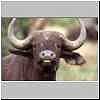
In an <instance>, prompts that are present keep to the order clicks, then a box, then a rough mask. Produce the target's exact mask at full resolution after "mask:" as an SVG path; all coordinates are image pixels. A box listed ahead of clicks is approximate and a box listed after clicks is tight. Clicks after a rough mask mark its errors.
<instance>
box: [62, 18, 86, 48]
mask: <svg viewBox="0 0 100 100" xmlns="http://www.w3.org/2000/svg"><path fill="white" fill-rule="evenodd" d="M79 21H80V25H81V31H80V35H79V37H78V38H77V39H76V40H75V41H71V40H68V39H66V38H65V37H63V39H64V44H65V47H66V48H67V49H68V50H75V49H77V48H79V47H81V46H82V44H83V43H84V41H85V40H86V35H87V34H86V29H85V26H84V23H83V22H82V21H81V20H80V19H79Z"/></svg>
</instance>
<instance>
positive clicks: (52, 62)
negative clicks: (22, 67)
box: [39, 59, 57, 66]
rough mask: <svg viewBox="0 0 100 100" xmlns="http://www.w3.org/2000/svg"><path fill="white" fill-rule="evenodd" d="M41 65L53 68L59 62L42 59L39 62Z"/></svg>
mask: <svg viewBox="0 0 100 100" xmlns="http://www.w3.org/2000/svg"><path fill="white" fill-rule="evenodd" d="M39 64H40V65H42V66H53V65H56V64H57V61H56V60H51V59H42V60H40V61H39Z"/></svg>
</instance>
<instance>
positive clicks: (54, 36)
mask: <svg viewBox="0 0 100 100" xmlns="http://www.w3.org/2000/svg"><path fill="white" fill-rule="evenodd" d="M35 38H36V40H37V41H41V40H45V41H48V40H53V41H55V40H58V38H59V35H58V33H57V32H54V31H46V32H45V31H44V32H38V33H36V36H35Z"/></svg>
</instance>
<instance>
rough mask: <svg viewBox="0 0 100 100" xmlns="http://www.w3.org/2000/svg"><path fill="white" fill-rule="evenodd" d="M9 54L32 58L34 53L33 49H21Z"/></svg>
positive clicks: (13, 50)
mask: <svg viewBox="0 0 100 100" xmlns="http://www.w3.org/2000/svg"><path fill="white" fill-rule="evenodd" d="M9 52H10V53H13V54H15V55H21V56H27V57H32V56H33V55H32V52H31V49H29V50H21V49H14V48H12V49H9Z"/></svg>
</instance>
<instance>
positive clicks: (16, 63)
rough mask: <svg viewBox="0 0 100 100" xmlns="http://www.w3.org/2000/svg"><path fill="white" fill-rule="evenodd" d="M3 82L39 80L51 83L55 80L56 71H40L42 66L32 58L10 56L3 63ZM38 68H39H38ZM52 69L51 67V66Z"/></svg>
mask: <svg viewBox="0 0 100 100" xmlns="http://www.w3.org/2000/svg"><path fill="white" fill-rule="evenodd" d="M3 62H4V63H3V66H4V67H3V68H4V69H3V73H4V74H3V80H8V81H9V80H15V81H16V80H17V81H18V80H23V81H26V80H34V81H35V80H38V81H43V80H46V81H48V80H49V81H50V80H55V78H56V75H55V74H56V72H55V70H49V71H48V72H46V70H42V69H41V68H40V69H38V68H39V67H40V66H39V65H37V64H36V63H35V62H33V59H32V58H31V57H25V56H20V55H13V54H11V55H9V57H7V58H5V59H4V61H3ZM36 66H38V68H36ZM50 67H51V66H50Z"/></svg>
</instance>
